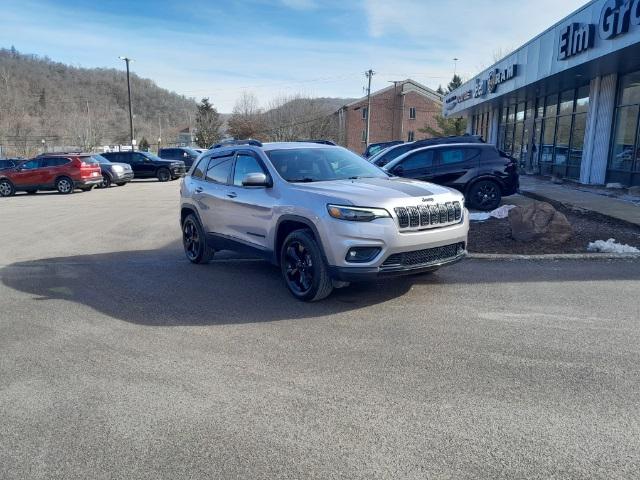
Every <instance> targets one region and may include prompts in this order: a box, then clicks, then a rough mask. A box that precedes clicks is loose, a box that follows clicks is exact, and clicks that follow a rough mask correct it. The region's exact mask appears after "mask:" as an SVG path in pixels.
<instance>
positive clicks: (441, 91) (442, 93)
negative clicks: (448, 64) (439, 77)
mask: <svg viewBox="0 0 640 480" xmlns="http://www.w3.org/2000/svg"><path fill="white" fill-rule="evenodd" d="M436 92H438V93H439V94H440V95H444V94H445V91H444V89H443V88H442V85H438V89H437V90H436Z"/></svg>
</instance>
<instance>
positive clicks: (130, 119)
mask: <svg viewBox="0 0 640 480" xmlns="http://www.w3.org/2000/svg"><path fill="white" fill-rule="evenodd" d="M118 58H120V60H124V61H125V63H126V64H127V92H128V93H129V134H130V138H131V151H134V150H135V148H134V145H133V108H132V107H131V80H130V79H129V62H131V61H133V60H132V59H131V58H128V57H118Z"/></svg>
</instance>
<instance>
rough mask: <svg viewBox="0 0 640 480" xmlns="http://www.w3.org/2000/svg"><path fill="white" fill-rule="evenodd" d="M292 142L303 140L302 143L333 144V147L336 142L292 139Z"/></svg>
mask: <svg viewBox="0 0 640 480" xmlns="http://www.w3.org/2000/svg"><path fill="white" fill-rule="evenodd" d="M292 141H293V142H304V143H319V144H320V145H333V146H334V147H335V146H336V144H335V143H334V142H332V141H331V140H306V139H304V140H292Z"/></svg>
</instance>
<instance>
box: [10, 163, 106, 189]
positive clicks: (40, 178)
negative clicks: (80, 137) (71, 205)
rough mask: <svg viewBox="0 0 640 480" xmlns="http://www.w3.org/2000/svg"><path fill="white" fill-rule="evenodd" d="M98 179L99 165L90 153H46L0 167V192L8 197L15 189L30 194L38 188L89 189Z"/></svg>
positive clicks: (99, 178)
mask: <svg viewBox="0 0 640 480" xmlns="http://www.w3.org/2000/svg"><path fill="white" fill-rule="evenodd" d="M101 183H102V174H101V173H100V165H99V164H98V163H97V162H96V161H95V160H94V159H93V158H91V155H89V154H78V153H72V154H55V155H52V154H47V155H42V156H39V157H37V158H33V159H31V160H25V161H23V162H21V163H19V164H18V165H16V166H15V167H13V168H9V169H6V170H2V171H0V196H2V197H10V196H11V195H13V194H14V193H15V192H17V191H24V192H27V193H31V194H33V193H36V192H37V191H38V190H57V191H58V192H60V193H63V194H69V193H73V191H74V190H75V189H76V188H79V189H81V190H83V191H88V190H91V189H92V188H93V187H94V186H96V185H99V184H101Z"/></svg>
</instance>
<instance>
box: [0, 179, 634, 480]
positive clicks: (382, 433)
mask: <svg viewBox="0 0 640 480" xmlns="http://www.w3.org/2000/svg"><path fill="white" fill-rule="evenodd" d="M177 188H178V185H177V183H175V182H173V183H170V184H159V183H152V182H144V183H133V184H131V185H128V186H126V187H124V188H112V189H110V190H109V191H94V192H90V193H82V194H80V193H79V194H74V195H72V196H70V197H63V196H59V195H48V194H45V195H37V196H35V197H31V196H30V197H27V196H16V197H14V198H11V199H8V200H7V199H3V200H2V201H1V202H0V225H2V229H1V230H0V245H1V246H2V249H1V251H0V478H2V479H18V478H20V479H22V478H64V479H71V478H78V479H87V478H91V479H94V478H105V479H106V478H126V479H129V478H140V479H148V478H166V479H177V478H221V479H222V478H224V479H226V478H248V479H256V478H264V479H274V478H292V479H301V478H305V479H306V478H318V479H326V478H347V479H354V478H363V479H372V478H389V479H399V478H413V479H424V478H452V479H461V478H470V479H471V478H474V479H475V478H510V479H511V478H603V479H604V478H607V479H609V478H637V477H638V475H639V473H640V369H639V368H638V366H639V365H640V346H639V345H640V301H639V300H638V293H639V292H640V266H639V264H638V263H634V262H630V261H591V262H578V261H565V262H523V261H518V262H482V261H465V262H463V263H460V264H457V265H455V266H453V267H450V268H448V269H443V270H441V271H440V272H438V273H436V274H435V275H432V276H425V277H413V278H404V279H400V280H398V281H394V282H390V283H384V282H382V283H378V284H371V285H360V286H354V287H351V288H348V289H343V290H340V291H337V292H336V294H335V295H333V296H332V297H330V298H329V299H328V300H327V301H324V302H321V303H317V304H312V305H308V304H302V303H299V302H297V301H294V300H293V299H292V298H291V297H290V296H289V294H288V293H287V292H286V290H285V288H284V286H283V285H282V284H281V280H280V278H279V275H278V272H277V270H276V269H274V268H273V267H271V266H269V265H267V264H265V263H263V262H260V261H251V260H239V259H237V258H236V257H234V256H232V255H225V256H223V258H221V259H219V260H217V261H216V262H215V263H213V264H211V265H208V266H194V265H191V264H189V263H188V262H186V260H185V259H184V256H183V254H182V252H181V247H180V244H179V242H178V235H179V229H178V226H177V221H176V217H177V201H176V195H177Z"/></svg>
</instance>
